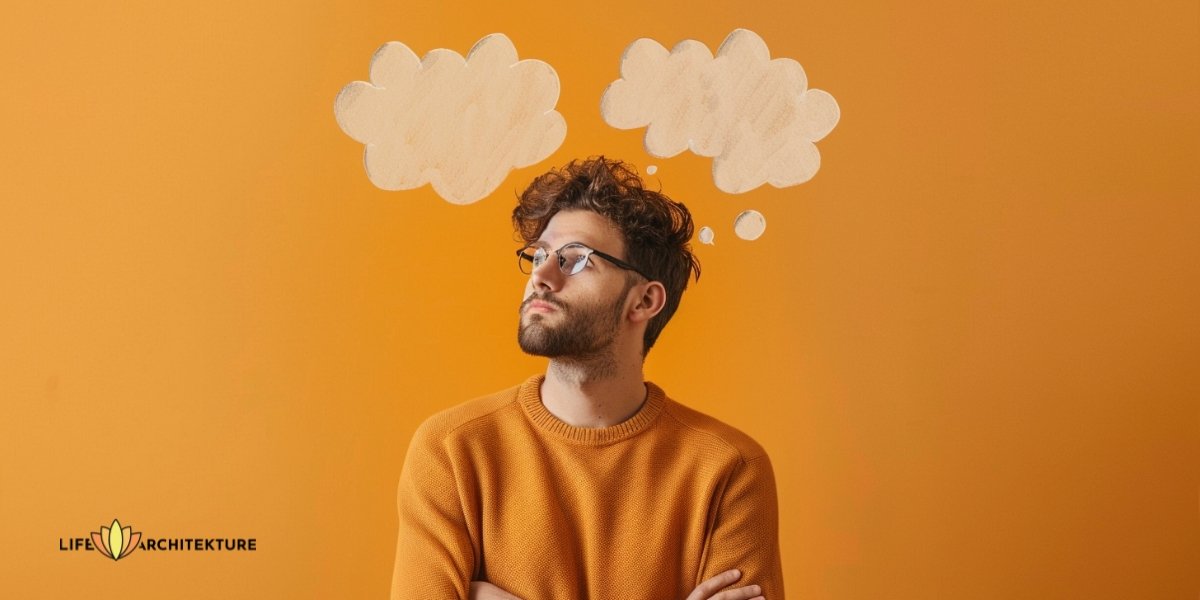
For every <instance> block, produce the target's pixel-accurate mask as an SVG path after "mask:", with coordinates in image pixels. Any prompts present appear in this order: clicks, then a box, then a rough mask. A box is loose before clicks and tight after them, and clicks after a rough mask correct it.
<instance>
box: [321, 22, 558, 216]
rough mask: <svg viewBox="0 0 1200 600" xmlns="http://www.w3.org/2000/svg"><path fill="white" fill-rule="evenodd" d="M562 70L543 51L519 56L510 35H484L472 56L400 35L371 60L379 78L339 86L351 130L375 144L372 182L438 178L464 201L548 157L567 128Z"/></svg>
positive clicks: (342, 118) (337, 105)
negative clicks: (420, 49) (420, 51)
mask: <svg viewBox="0 0 1200 600" xmlns="http://www.w3.org/2000/svg"><path fill="white" fill-rule="evenodd" d="M558 94H559V84H558V74H557V73H555V72H554V69H553V68H552V67H550V65H548V64H546V63H544V62H542V61H540V60H530V59H526V60H517V51H516V48H514V47H513V44H512V42H511V41H510V40H509V39H508V37H507V36H505V35H503V34H500V33H494V34H492V35H489V36H487V37H484V38H483V39H481V40H479V42H477V43H476V44H475V46H474V47H472V48H471V50H470V52H468V53H467V56H466V58H465V59H464V58H463V57H462V55H460V54H458V53H457V52H454V51H453V50H446V49H444V48H439V49H437V50H433V51H431V52H429V53H428V54H426V55H425V56H424V58H422V59H420V60H418V59H417V55H416V54H414V53H413V51H412V50H409V48H408V46H405V45H404V44H401V43H400V42H388V43H387V44H384V45H383V46H382V47H381V48H379V50H378V51H376V52H375V56H374V57H373V58H372V59H371V82H370V83H367V82H364V81H355V82H353V83H350V84H348V85H347V86H345V87H344V88H342V91H341V92H339V93H338V95H337V99H336V100H334V105H333V112H334V115H335V116H336V117H337V122H338V125H340V126H341V128H342V131H345V132H346V134H347V135H349V136H350V137H352V138H354V139H355V140H356V141H358V142H361V143H363V144H366V149H365V151H364V157H363V162H364V165H365V167H366V170H367V177H368V178H370V180H371V183H373V184H375V185H376V186H378V187H380V188H383V189H385V190H407V189H413V188H417V187H421V186H423V185H425V184H426V183H429V184H432V185H433V189H434V191H436V192H437V194H438V195H439V196H441V197H442V198H444V199H446V200H447V201H449V202H452V203H454V204H471V203H472V202H476V201H478V200H480V199H482V198H484V197H486V196H487V195H488V194H490V193H492V192H493V191H494V190H495V189H496V188H497V187H499V186H500V184H501V183H502V182H503V181H504V178H505V177H507V176H508V173H509V171H511V170H512V169H514V168H517V167H525V166H529V165H532V164H534V163H536V162H539V161H541V160H544V159H545V158H547V157H548V156H550V154H552V153H553V152H554V151H555V150H557V149H558V147H559V146H561V145H562V142H563V140H564V139H565V138H566V135H567V124H566V121H565V120H564V119H563V117H562V115H561V114H559V113H558V112H557V111H555V110H554V106H555V104H557V102H558Z"/></svg>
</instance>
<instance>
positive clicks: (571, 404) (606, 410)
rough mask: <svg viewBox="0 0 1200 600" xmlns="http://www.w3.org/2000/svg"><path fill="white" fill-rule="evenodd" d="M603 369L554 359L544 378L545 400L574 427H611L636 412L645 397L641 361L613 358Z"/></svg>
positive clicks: (550, 407) (558, 415)
mask: <svg viewBox="0 0 1200 600" xmlns="http://www.w3.org/2000/svg"><path fill="white" fill-rule="evenodd" d="M605 367H606V368H604V369H590V368H588V365H587V364H586V363H576V362H570V361H563V360H556V359H551V361H550V365H549V367H548V368H547V369H546V380H545V381H543V382H542V389H541V396H542V404H543V405H545V406H546V410H548V411H550V414H552V415H554V416H555V417H556V418H557V419H558V420H560V421H562V422H564V423H566V424H568V425H572V426H574V427H589V428H598V427H611V426H613V425H616V424H618V423H622V422H624V421H626V420H627V419H629V418H630V417H632V416H633V415H635V414H637V412H638V410H640V409H641V407H642V404H643V403H644V402H645V400H646V394H647V391H646V384H645V381H644V380H643V379H642V365H641V362H640V361H638V362H636V363H630V364H620V362H613V363H609V364H606V365H605Z"/></svg>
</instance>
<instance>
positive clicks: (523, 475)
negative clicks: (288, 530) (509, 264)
mask: <svg viewBox="0 0 1200 600" xmlns="http://www.w3.org/2000/svg"><path fill="white" fill-rule="evenodd" d="M513 224H514V225H515V227H516V229H517V231H518V233H520V235H521V236H522V238H523V239H524V241H525V243H526V246H525V247H524V248H522V249H521V250H520V251H518V253H517V254H518V263H519V265H520V267H521V270H522V272H524V273H526V274H528V276H529V279H528V282H527V283H526V286H525V297H524V301H523V302H522V303H521V306H520V322H519V327H518V336H517V337H518V342H519V343H520V346H521V349H522V350H524V351H525V352H527V353H529V354H534V355H539V356H545V357H547V358H549V359H550V361H549V365H548V366H547V369H546V373H545V374H544V375H537V376H534V377H531V378H529V379H528V380H527V381H525V382H524V383H522V384H521V385H519V386H516V387H513V388H510V389H507V390H504V391H502V392H498V393H496V394H493V395H490V396H486V397H484V398H480V399H477V400H473V401H470V402H467V403H465V404H462V405H459V406H456V407H454V408H451V409H448V410H445V411H443V412H441V413H438V414H436V415H434V416H433V417H431V418H429V419H428V420H427V421H425V422H424V423H423V424H422V425H421V426H420V427H419V428H418V429H417V431H416V433H415V434H414V435H413V440H412V443H411V445H410V447H409V451H408V455H407V456H406V458H405V462H404V468H403V472H402V474H401V477H400V487H399V494H398V506H399V514H400V532H399V541H398V544H397V551H396V567H395V572H394V576H393V582H392V598H393V600H415V599H437V600H441V599H448V598H455V599H466V598H476V599H479V600H483V599H485V598H505V599H511V598H520V599H524V600H560V599H561V600H567V599H580V600H582V599H587V598H591V599H596V600H642V599H644V600H666V599H671V600H683V599H684V598H686V599H687V600H746V599H750V598H763V597H765V598H766V599H767V600H783V597H784V596H783V574H782V569H781V566H780V559H779V541H778V508H777V501H776V496H775V480H774V476H773V473H772V470H771V463H770V461H769V460H768V458H767V456H766V454H765V453H764V452H763V449H762V447H761V446H759V445H758V444H757V443H755V442H754V440H752V439H751V438H749V437H748V436H746V435H745V434H743V433H741V432H739V431H737V430H736V429H734V428H732V427H730V426H728V425H725V424H723V423H721V422H719V421H717V420H716V419H713V418H712V417H709V416H706V415H704V414H701V413H699V412H697V411H695V410H692V409H689V408H687V407H685V406H684V405H682V404H679V403H677V402H675V401H674V400H672V399H671V398H669V397H668V396H667V395H666V393H665V392H664V391H663V390H662V389H661V388H659V387H658V386H657V385H655V384H653V383H651V382H648V381H644V380H643V377H642V364H643V362H644V360H645V356H646V353H647V352H649V350H650V348H651V347H652V346H653V345H654V342H655V340H656V339H657V337H658V335H659V333H660V332H661V331H662V328H663V327H664V326H665V325H666V323H667V321H668V320H669V319H670V318H671V315H672V314H674V312H675V310H676V308H677V307H678V306H679V300H680V297H681V296H682V294H683V290H684V289H685V288H686V287H687V282H688V277H689V275H691V274H692V273H695V276H696V277H697V278H699V276H700V266H699V263H698V262H697V261H696V259H695V257H694V256H693V255H692V253H691V251H690V249H689V245H688V241H689V240H690V238H691V236H692V220H691V215H690V214H689V213H688V211H687V208H686V207H684V206H683V205H682V204H679V203H677V202H673V201H672V200H670V199H669V198H667V197H666V196H664V195H662V194H660V193H658V192H654V191H650V190H645V189H643V187H642V183H641V180H640V179H638V176H637V174H636V173H635V172H634V171H633V170H632V169H631V168H630V167H628V166H626V165H624V164H623V163H620V162H616V161H610V160H607V159H605V158H603V157H600V158H593V159H589V160H587V161H584V162H582V163H578V162H572V163H571V164H569V165H567V166H566V167H565V168H564V169H562V170H560V171H551V172H549V173H547V174H545V175H542V176H541V177H539V178H537V179H536V180H535V181H534V182H533V183H532V184H531V185H530V186H529V188H528V189H527V190H525V192H524V193H523V194H522V195H521V199H520V202H519V204H518V206H517V207H516V209H514V211H513ZM739 571H740V572H739ZM735 584H736V586H737V587H730V586H734V585H735Z"/></svg>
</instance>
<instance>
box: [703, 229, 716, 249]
mask: <svg viewBox="0 0 1200 600" xmlns="http://www.w3.org/2000/svg"><path fill="white" fill-rule="evenodd" d="M700 243H701V244H708V245H709V246H712V245H715V242H713V230H712V227H701V228H700Z"/></svg>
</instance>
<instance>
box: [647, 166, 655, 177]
mask: <svg viewBox="0 0 1200 600" xmlns="http://www.w3.org/2000/svg"><path fill="white" fill-rule="evenodd" d="M657 172H658V167H656V166H654V165H650V166H648V167H646V174H647V175H653V174H655V173H657Z"/></svg>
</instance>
